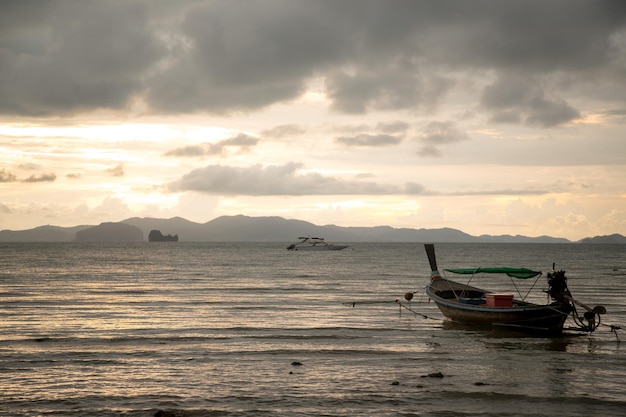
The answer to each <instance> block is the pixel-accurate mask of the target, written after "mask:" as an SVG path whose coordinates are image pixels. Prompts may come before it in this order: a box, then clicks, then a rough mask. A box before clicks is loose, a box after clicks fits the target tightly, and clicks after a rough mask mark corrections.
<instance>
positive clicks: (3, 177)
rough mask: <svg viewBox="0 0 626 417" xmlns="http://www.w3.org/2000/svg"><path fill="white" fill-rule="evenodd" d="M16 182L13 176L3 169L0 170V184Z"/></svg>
mask: <svg viewBox="0 0 626 417" xmlns="http://www.w3.org/2000/svg"><path fill="white" fill-rule="evenodd" d="M16 180H17V178H16V177H15V175H13V174H11V173H10V172H7V171H6V170H5V169H4V168H2V169H1V170H0V182H14V181H16Z"/></svg>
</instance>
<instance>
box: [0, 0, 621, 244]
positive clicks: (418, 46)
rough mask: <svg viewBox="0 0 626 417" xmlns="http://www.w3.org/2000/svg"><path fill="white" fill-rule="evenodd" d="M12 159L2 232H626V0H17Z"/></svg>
mask: <svg viewBox="0 0 626 417" xmlns="http://www.w3.org/2000/svg"><path fill="white" fill-rule="evenodd" d="M0 151H1V154H2V161H1V165H0V229H2V230H4V229H9V230H24V229H30V228H33V227H37V226H41V225H48V224H49V225H55V226H64V227H65V226H75V225H95V224H99V223H101V222H106V221H122V220H124V219H127V218H129V217H134V216H139V217H156V218H171V217H176V216H180V217H183V218H186V219H188V220H191V221H194V222H199V223H204V222H208V221H210V220H212V219H214V218H217V217H219V216H222V215H238V214H243V215H246V216H280V217H284V218H287V219H299V220H305V221H309V222H312V223H314V224H318V225H326V224H336V225H339V226H382V225H386V226H392V227H397V228H402V227H407V228H415V229H420V228H429V229H430V228H442V227H450V228H455V229H459V230H462V231H464V232H466V233H469V234H472V235H482V234H491V235H502V234H510V235H524V236H542V235H549V236H555V237H564V238H568V239H570V240H578V239H581V238H584V237H588V236H597V235H608V234H613V233H620V234H625V235H626V2H624V1H621V0H611V1H608V0H589V1H582V0H551V1H545V0H538V1H537V0H519V1H513V0H472V1H467V0H456V1H455V0H442V1H434V0H433V1H419V0H406V1H400V0H384V1H382V0H380V1H373V0H258V1H254V0H224V1H211V0H209V1H191V0H178V1H174V0H171V1H166V0H120V1H117V0H108V1H100V0H49V1H23V0H11V1H8V0H3V1H2V2H0ZM303 233H306V231H303Z"/></svg>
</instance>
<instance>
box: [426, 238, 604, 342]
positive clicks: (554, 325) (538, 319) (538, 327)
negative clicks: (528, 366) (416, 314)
mask: <svg viewBox="0 0 626 417" xmlns="http://www.w3.org/2000/svg"><path fill="white" fill-rule="evenodd" d="M424 246H425V249H426V254H427V256H428V261H429V263H430V268H431V276H430V282H429V284H428V285H427V287H426V294H427V295H428V297H429V298H430V299H431V300H433V301H434V302H435V303H436V304H437V307H438V308H439V310H441V313H442V314H443V315H444V316H445V317H446V318H448V319H449V320H452V321H455V322H459V323H467V324H476V325H494V326H506V327H511V328H516V329H519V330H523V331H530V332H542V333H547V334H560V333H562V332H563V328H564V325H565V321H566V320H567V318H568V317H569V316H571V317H572V319H573V321H574V323H575V325H576V327H574V328H572V329H571V330H580V331H585V332H592V331H594V330H595V329H596V328H597V327H598V326H599V325H600V319H601V317H600V316H601V315H602V314H605V313H606V309H605V308H604V307H602V306H596V307H594V308H590V307H588V306H586V305H584V304H583V303H581V302H579V301H577V300H575V299H574V298H573V297H572V294H571V293H570V291H569V289H568V288H567V278H566V277H565V271H554V270H553V271H552V272H550V273H548V286H549V288H548V290H547V291H545V292H546V293H547V294H548V297H547V298H549V300H548V303H547V304H543V305H542V304H535V303H531V302H528V301H525V300H524V299H523V298H525V297H520V298H517V297H516V296H515V295H514V294H503V293H494V292H491V291H487V290H484V289H481V288H477V287H474V286H470V285H469V282H471V280H472V278H473V277H474V276H475V275H477V274H481V273H487V274H501V275H504V276H508V277H510V278H514V279H531V278H536V279H538V278H539V277H540V276H541V275H542V273H541V271H533V270H530V269H526V268H509V267H497V268H463V269H445V270H444V271H445V272H444V275H447V274H445V273H451V274H455V275H466V276H467V275H469V276H470V279H469V280H468V282H467V283H461V282H458V281H453V280H450V279H448V278H447V276H442V275H441V274H440V273H439V270H438V268H437V261H436V258H435V247H434V245H433V244H425V245H424ZM553 269H554V265H553ZM533 287H534V285H533ZM576 306H580V307H582V308H583V309H584V310H585V312H584V314H583V316H579V315H578V312H577V309H576Z"/></svg>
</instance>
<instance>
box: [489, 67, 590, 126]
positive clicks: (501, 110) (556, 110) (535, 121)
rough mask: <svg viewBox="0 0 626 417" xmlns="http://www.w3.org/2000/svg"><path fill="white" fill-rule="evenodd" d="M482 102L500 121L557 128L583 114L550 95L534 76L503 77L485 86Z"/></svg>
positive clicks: (493, 117)
mask: <svg viewBox="0 0 626 417" xmlns="http://www.w3.org/2000/svg"><path fill="white" fill-rule="evenodd" d="M481 105H482V107H483V108H485V109H486V110H488V111H490V112H492V121H493V122H496V123H515V124H517V123H520V122H523V123H525V124H527V125H530V126H537V127H543V128H547V127H555V126H559V125H562V124H565V123H567V122H571V121H573V120H576V119H579V118H580V117H581V114H580V112H579V111H578V110H576V109H575V108H573V107H572V106H571V105H569V104H568V103H567V102H566V101H565V100H563V99H562V98H561V97H558V96H552V97H550V96H548V95H547V93H546V92H545V91H544V89H543V88H542V86H541V84H540V83H539V81H538V80H536V79H534V78H533V77H521V76H508V77H501V78H500V79H498V80H497V81H496V82H495V83H493V84H492V85H490V86H488V87H487V88H485V90H484V91H483V95H482V98H481Z"/></svg>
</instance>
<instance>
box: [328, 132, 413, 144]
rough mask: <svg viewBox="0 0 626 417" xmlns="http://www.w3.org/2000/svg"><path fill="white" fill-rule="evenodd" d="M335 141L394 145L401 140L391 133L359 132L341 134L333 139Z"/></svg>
mask: <svg viewBox="0 0 626 417" xmlns="http://www.w3.org/2000/svg"><path fill="white" fill-rule="evenodd" d="M335 141H337V142H339V143H341V144H344V145H348V146H372V147H376V146H388V145H395V144H398V143H400V142H401V141H402V138H399V137H396V136H393V135H384V134H377V135H370V134H365V133H363V134H360V135H356V136H341V137H338V138H336V139H335Z"/></svg>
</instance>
